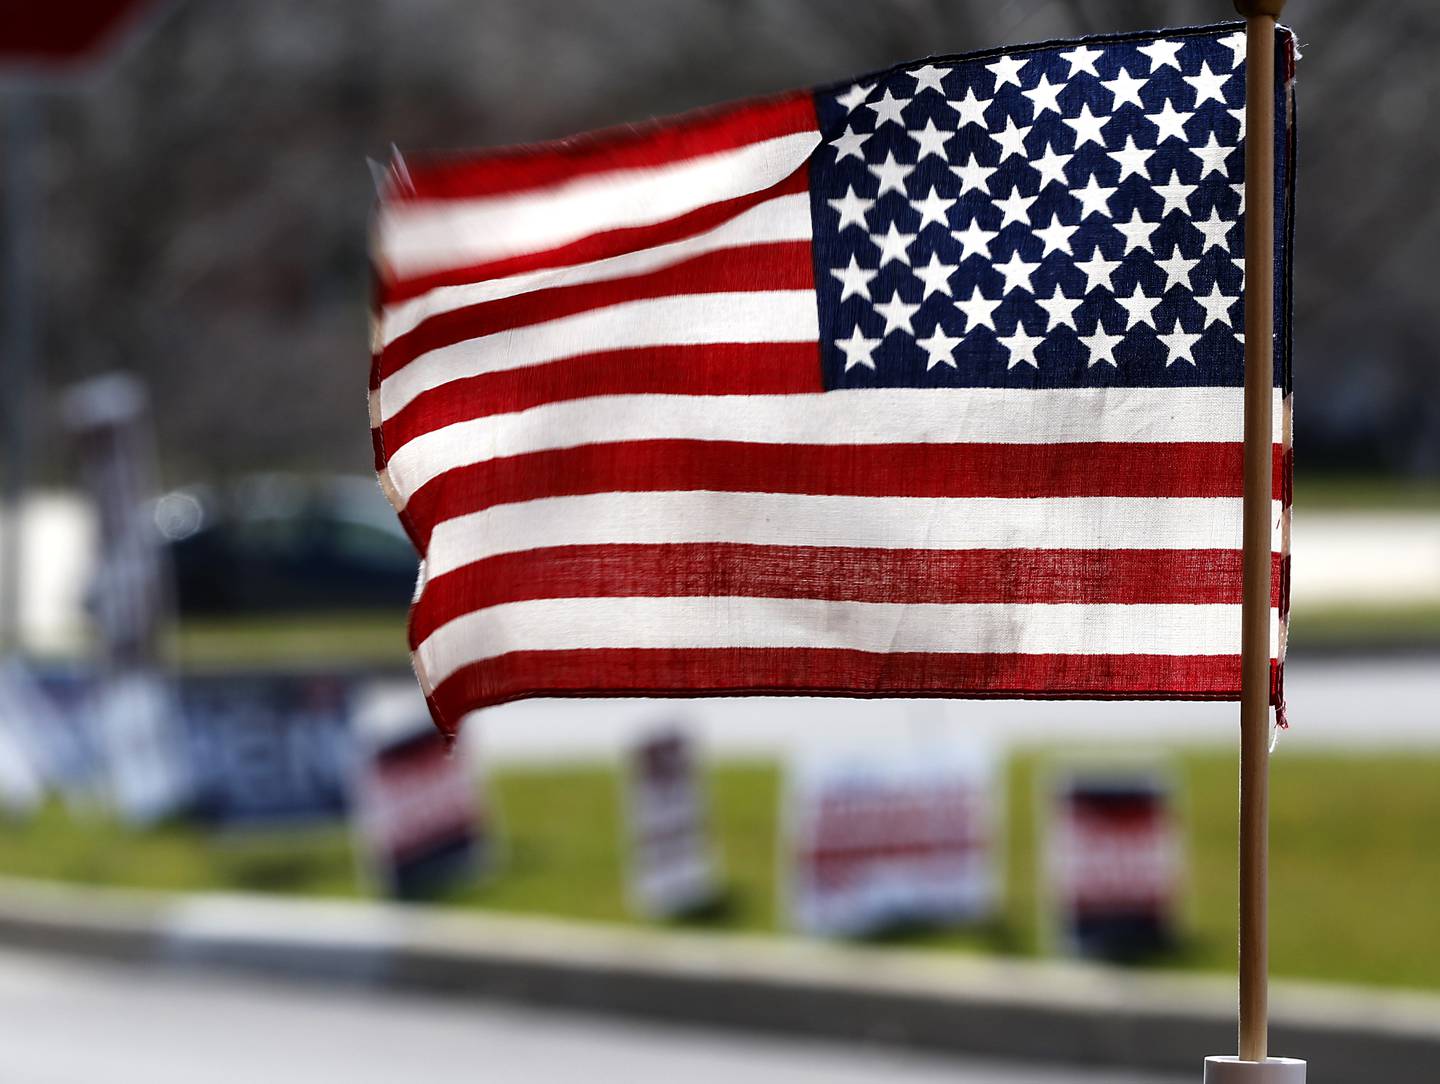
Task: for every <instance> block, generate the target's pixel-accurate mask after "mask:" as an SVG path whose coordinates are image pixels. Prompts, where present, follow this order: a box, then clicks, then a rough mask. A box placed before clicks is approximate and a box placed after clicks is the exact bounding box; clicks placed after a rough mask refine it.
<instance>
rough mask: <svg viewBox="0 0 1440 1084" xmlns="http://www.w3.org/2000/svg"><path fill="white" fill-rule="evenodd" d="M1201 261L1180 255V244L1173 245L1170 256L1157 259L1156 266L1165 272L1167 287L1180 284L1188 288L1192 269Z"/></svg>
mask: <svg viewBox="0 0 1440 1084" xmlns="http://www.w3.org/2000/svg"><path fill="white" fill-rule="evenodd" d="M1199 262H1200V261H1199V260H1187V259H1185V257H1183V256H1181V255H1180V246H1179V245H1173V246H1171V249H1170V258H1169V259H1168V260H1156V261H1155V266H1156V267H1158V268H1160V270H1161V271H1164V272H1165V289H1167V290H1168V289H1170V287H1172V286H1180V287H1183V288H1184V289H1186V290H1188V289H1190V269H1191V268H1192V267H1194V266H1195V265H1196V264H1197V263H1199Z"/></svg>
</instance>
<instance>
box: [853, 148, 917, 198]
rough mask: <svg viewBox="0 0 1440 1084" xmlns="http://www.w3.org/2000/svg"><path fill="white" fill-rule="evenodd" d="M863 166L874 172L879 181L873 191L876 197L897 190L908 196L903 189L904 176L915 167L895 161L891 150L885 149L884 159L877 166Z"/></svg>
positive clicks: (913, 170) (910, 172) (912, 171)
mask: <svg viewBox="0 0 1440 1084" xmlns="http://www.w3.org/2000/svg"><path fill="white" fill-rule="evenodd" d="M865 168H866V169H868V170H869V171H870V172H871V173H873V174H875V176H876V178H878V179H879V181H880V190H879V191H878V192H876V193H875V196H876V198H877V199H878V198H879V197H881V196H883V195H884V194H885V193H886V192H899V193H900V194H901V195H902V196H905V198H906V199H909V198H910V197H909V195H908V194H907V193H906V191H905V178H906V177H908V176H910V174H912V173H914V172H915V167H914V166H907V165H903V164H902V163H900V162H897V161H895V154H894V152H893V151H886V152H885V161H883V162H881V163H880V164H879V165H878V166H866V167H865Z"/></svg>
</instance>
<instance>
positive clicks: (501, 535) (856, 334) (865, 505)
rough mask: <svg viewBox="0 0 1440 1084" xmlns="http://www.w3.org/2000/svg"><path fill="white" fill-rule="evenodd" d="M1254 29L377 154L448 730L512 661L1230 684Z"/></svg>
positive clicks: (1235, 664) (952, 682)
mask: <svg viewBox="0 0 1440 1084" xmlns="http://www.w3.org/2000/svg"><path fill="white" fill-rule="evenodd" d="M1278 40H1279V48H1280V50H1281V52H1282V56H1281V58H1280V63H1279V64H1278V65H1277V70H1278V71H1279V72H1280V77H1279V79H1278V82H1277V86H1276V98H1275V102H1276V110H1277V132H1278V140H1277V141H1278V144H1279V145H1278V147H1277V150H1278V152H1279V153H1277V155H1276V160H1277V177H1276V182H1277V183H1276V192H1277V197H1276V202H1277V214H1276V219H1277V222H1278V223H1279V228H1278V230H1277V237H1276V252H1277V267H1276V282H1277V298H1276V301H1277V304H1276V311H1277V313H1278V314H1279V315H1278V317H1277V321H1276V327H1275V334H1276V367H1275V395H1276V403H1277V409H1276V411H1275V417H1276V419H1277V423H1276V432H1275V445H1274V461H1275V489H1274V493H1275V503H1274V517H1275V522H1276V525H1277V528H1278V532H1277V536H1276V537H1277V539H1278V546H1277V550H1276V553H1275V555H1274V568H1275V575H1274V583H1275V591H1274V596H1273V600H1272V605H1273V606H1274V607H1275V608H1276V609H1277V610H1278V619H1277V620H1275V621H1274V622H1273V627H1274V629H1275V637H1274V644H1273V647H1272V653H1271V654H1272V657H1273V659H1274V662H1273V664H1272V675H1273V677H1272V694H1274V695H1275V696H1277V697H1278V692H1279V684H1280V681H1279V674H1280V662H1281V661H1282V660H1283V656H1284V646H1283V645H1284V628H1285V617H1286V611H1287V596H1288V590H1287V576H1286V572H1287V570H1288V560H1287V557H1286V553H1287V552H1288V522H1289V521H1288V505H1289V491H1290V488H1289V475H1290V458H1289V433H1290V422H1289V418H1290V410H1289V406H1290V398H1289V395H1288V391H1289V335H1288V312H1289V305H1288V301H1289V245H1288V239H1289V229H1288V223H1289V220H1290V175H1291V162H1292V155H1291V153H1290V149H1291V145H1292V132H1293V127H1292V124H1291V114H1292V109H1291V94H1290V90H1291V84H1292V75H1293V62H1292V58H1293V47H1292V42H1291V39H1290V37H1289V35H1288V34H1286V33H1284V32H1283V31H1282V33H1281V35H1280V36H1279V39H1278ZM1244 50H1245V35H1244V30H1243V25H1241V24H1227V25H1224V26H1218V27H1205V28H1199V29H1192V30H1176V31H1168V32H1164V33H1155V34H1140V35H1128V36H1116V37H1107V38H1094V39H1088V40H1085V41H1080V42H1065V43H1050V44H1045V45H1036V46H1025V47H1019V48H1014V49H1007V50H1002V51H997V52H991V53H984V54H977V55H973V56H963V57H946V58H932V59H931V60H929V61H927V62H924V63H920V64H915V65H907V66H903V67H898V68H895V69H892V70H889V71H885V72H880V73H877V74H874V75H870V76H866V77H864V78H861V79H858V80H855V81H852V82H847V83H844V84H840V85H836V86H829V87H823V88H820V89H818V90H815V91H813V92H808V91H807V92H797V93H791V94H784V95H780V96H777V97H772V98H766V99H759V100H754V101H747V102H742V103H738V104H735V105H730V106H725V107H721V108H718V109H715V110H711V111H707V112H703V113H699V114H693V115H689V116H684V117H680V118H675V119H669V120H662V121H657V122H653V123H650V124H647V125H643V126H639V127H634V128H625V129H619V130H613V131H607V132H602V133H599V134H595V135H588V136H581V137H577V138H575V139H571V140H564V141H561V142H557V143H551V144H545V145H539V146H533V147H523V148H511V149H502V150H494V151H484V152H480V153H477V154H468V155H463V156H454V157H439V156H437V157H428V158H423V159H422V158H415V157H404V158H402V157H400V156H398V155H397V156H396V158H395V159H394V161H393V162H392V163H391V167H390V169H389V171H388V173H387V176H386V180H385V183H384V185H383V191H382V197H381V204H380V207H379V211H378V214H377V220H376V265H377V271H378V278H379V290H378V309H377V314H376V328H375V350H374V359H373V367H372V373H371V382H370V412H371V425H372V427H373V432H374V440H375V450H376V465H377V469H378V471H379V473H380V478H381V482H382V484H383V485H384V487H385V490H386V492H387V494H388V495H389V496H390V498H391V500H392V501H393V503H394V505H395V507H396V509H397V510H398V511H399V513H400V517H401V519H402V520H403V522H404V524H405V527H406V529H407V530H408V531H409V533H410V536H411V538H412V539H413V540H414V542H415V545H416V546H417V548H418V549H419V551H420V554H421V556H422V563H421V573H420V578H419V584H418V587H417V592H416V598H415V604H414V607H413V610H412V613H411V617H410V640H411V647H412V651H413V655H414V662H415V669H416V672H417V674H418V675H419V678H420V681H421V684H422V685H423V687H424V690H425V693H426V695H427V696H428V697H429V699H430V703H431V706H432V709H433V711H434V713H435V716H436V719H437V720H438V721H439V722H440V723H441V725H442V726H443V727H444V728H446V729H447V730H448V731H450V732H452V733H453V731H454V728H455V727H456V726H457V725H458V722H459V720H460V718H461V717H462V716H463V715H464V714H465V713H466V712H468V711H470V710H472V709H475V708H480V707H484V706H486V705H490V704H496V703H501V702H504V701H507V700H513V699H517V698H521V697H527V696H538V695H544V696H563V695H586V696H589V695H666V696H678V695H707V694H710V695H731V694H740V693H799V694H838V695H846V696H916V695H947V696H967V697H1117V698H1205V699H1236V698H1237V697H1238V696H1239V689H1240V666H1239V637H1240V598H1241V549H1240V533H1241V532H1240V523H1241V517H1240V510H1241V448H1242V445H1241V441H1242V433H1241V422H1242V413H1243V412H1242V387H1241V386H1242V383H1243V368H1244V363H1243V349H1242V342H1241V327H1242V324H1243V320H1242V312H1243V305H1242V303H1241V294H1242V279H1243V273H1244V268H1243V259H1242V252H1243V234H1244V231H1243V228H1242V226H1241V215H1242V209H1243V208H1242V204H1243V184H1242V180H1243V176H1244V167H1243V157H1244V156H1243V138H1244V93H1245V91H1244V88H1245V79H1244V74H1243V71H1244Z"/></svg>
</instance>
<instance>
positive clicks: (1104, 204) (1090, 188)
mask: <svg viewBox="0 0 1440 1084" xmlns="http://www.w3.org/2000/svg"><path fill="white" fill-rule="evenodd" d="M1070 194H1071V195H1072V196H1074V197H1075V198H1076V199H1078V200H1079V201H1080V218H1081V219H1082V220H1084V219H1086V218H1089V217H1090V216H1091V215H1104V216H1105V217H1106V218H1109V217H1110V197H1111V196H1113V195H1114V194H1115V189H1113V188H1102V187H1101V185H1100V182H1099V178H1098V177H1096V176H1095V175H1094V174H1093V173H1092V174H1091V175H1090V183H1089V184H1087V185H1086V186H1085V187H1084V188H1072V189H1070Z"/></svg>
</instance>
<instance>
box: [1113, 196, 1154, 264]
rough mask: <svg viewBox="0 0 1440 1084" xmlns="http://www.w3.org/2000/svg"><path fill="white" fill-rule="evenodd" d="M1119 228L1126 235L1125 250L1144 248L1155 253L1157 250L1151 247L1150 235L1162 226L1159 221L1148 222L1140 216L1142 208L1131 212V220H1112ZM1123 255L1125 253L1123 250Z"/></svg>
mask: <svg viewBox="0 0 1440 1084" xmlns="http://www.w3.org/2000/svg"><path fill="white" fill-rule="evenodd" d="M1111 225H1113V226H1114V227H1115V228H1116V229H1117V230H1119V231H1120V232H1121V233H1122V234H1124V235H1125V252H1132V251H1134V250H1135V249H1137V248H1143V249H1144V250H1145V251H1146V252H1149V253H1151V254H1152V255H1153V254H1154V252H1155V250H1154V249H1153V248H1151V247H1150V235H1151V234H1152V233H1154V232H1155V231H1156V230H1158V229H1159V228H1160V223H1158V222H1146V221H1145V220H1143V219H1142V218H1141V217H1140V208H1138V207H1137V208H1135V210H1133V211H1131V212H1130V221H1129V222H1112V223H1111ZM1121 255H1122V256H1123V255H1124V253H1123V252H1122V253H1121Z"/></svg>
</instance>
